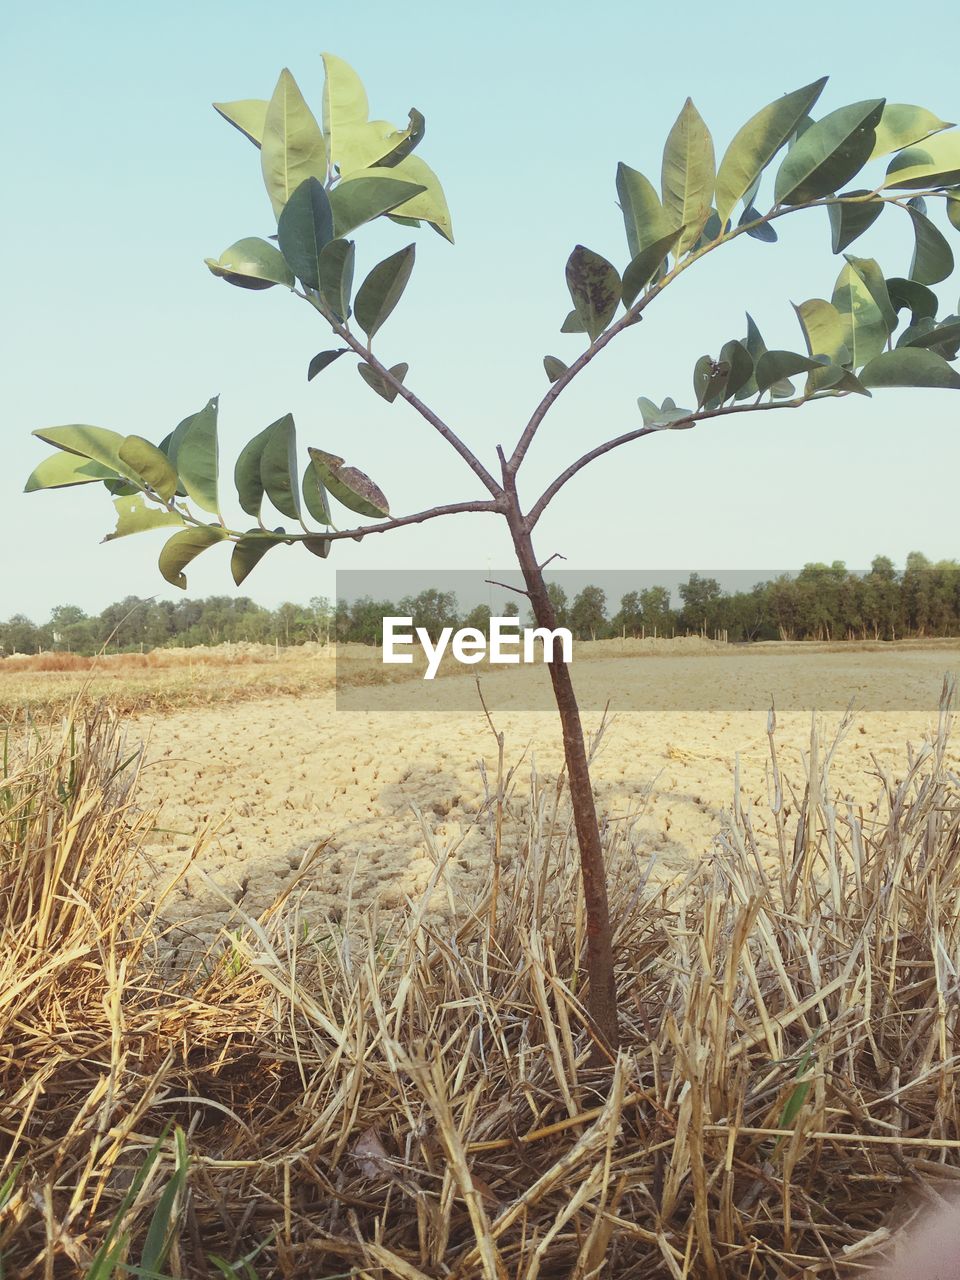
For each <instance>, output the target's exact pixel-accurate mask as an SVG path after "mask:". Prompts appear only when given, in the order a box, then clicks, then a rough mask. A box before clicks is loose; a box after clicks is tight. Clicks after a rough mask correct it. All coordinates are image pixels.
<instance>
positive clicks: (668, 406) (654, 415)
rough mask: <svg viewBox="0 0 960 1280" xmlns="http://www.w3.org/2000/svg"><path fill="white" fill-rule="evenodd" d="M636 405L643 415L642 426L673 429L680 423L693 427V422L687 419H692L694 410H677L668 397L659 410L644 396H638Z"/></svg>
mask: <svg viewBox="0 0 960 1280" xmlns="http://www.w3.org/2000/svg"><path fill="white" fill-rule="evenodd" d="M637 404H638V406H639V408H640V412H641V414H642V415H643V423H644V426H647V427H660V428H667V427H669V428H673V427H674V425H675V424H676V423H678V422H682V423H683V424H684V426H690V427H692V426H693V425H694V423H693V422H690V421H688V419H690V418H692V417H693V414H694V410H693V409H678V408H677V406H676V404H674V402H673V401H672V400H671V399H670V397H669V396H667V398H666V399H665V400H664V402H663V404H662V405H661V407H660V408H659V409H658V408H657V406H656V405H655V404H654V403H653V401H652V400H648V399H647V397H646V396H640V397H639V398H638V399H637Z"/></svg>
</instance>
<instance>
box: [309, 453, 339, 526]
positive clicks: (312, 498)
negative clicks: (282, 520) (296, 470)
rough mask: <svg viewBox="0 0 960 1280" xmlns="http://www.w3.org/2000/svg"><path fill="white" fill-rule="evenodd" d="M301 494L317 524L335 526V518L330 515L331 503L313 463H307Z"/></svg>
mask: <svg viewBox="0 0 960 1280" xmlns="http://www.w3.org/2000/svg"><path fill="white" fill-rule="evenodd" d="M301 492H302V493H303V505H304V506H305V507H306V508H307V511H308V512H309V513H310V515H311V516H313V518H314V520H316V522H317V524H327V525H329V524H333V517H332V516H331V515H330V503H329V502H328V501H327V491H326V489H324V487H323V485H322V484H321V483H320V477H319V475H318V474H317V469H316V467H315V466H314V465H313V463H312V462H309V463H307V469H306V471H304V473H303V483H302V485H301Z"/></svg>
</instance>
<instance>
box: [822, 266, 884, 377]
mask: <svg viewBox="0 0 960 1280" xmlns="http://www.w3.org/2000/svg"><path fill="white" fill-rule="evenodd" d="M833 306H834V307H835V308H836V311H837V313H838V315H839V316H840V320H841V324H842V326H843V327H842V339H843V344H844V346H845V347H846V349H847V351H848V352H849V354H850V359H849V363H850V364H851V365H852V366H853V368H854V369H860V368H862V367H863V365H865V364H869V363H870V361H871V360H872V359H873V358H874V357H875V356H878V355H879V354H880V352H881V351H883V350H884V348H885V347H886V345H887V339H888V338H889V336H890V330H889V329H888V328H887V324H886V321H885V320H884V316H883V312H882V311H881V310H880V307H879V306H878V305H877V300H876V298H874V296H873V294H872V293H871V292H870V290H869V289H868V288H867V285H866V283H865V281H864V279H863V277H862V276H861V275H860V273H859V272H858V271H857V270H856V269H855V268H854V267H853V266H852V265H851V264H850V263H849V262H848V263H847V264H846V265H845V266H844V267H843V270H842V271H841V272H840V275H839V276H838V277H837V283H836V285H835V286H834V290H833Z"/></svg>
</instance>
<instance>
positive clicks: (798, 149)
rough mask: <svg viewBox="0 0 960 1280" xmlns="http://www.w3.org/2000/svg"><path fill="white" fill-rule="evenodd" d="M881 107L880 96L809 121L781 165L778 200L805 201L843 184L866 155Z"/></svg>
mask: <svg viewBox="0 0 960 1280" xmlns="http://www.w3.org/2000/svg"><path fill="white" fill-rule="evenodd" d="M883 108H884V100H883V99H882V98H870V99H868V100H867V101H865V102H855V103H853V104H852V105H851V106H848V107H840V108H839V109H838V110H836V111H831V112H830V114H829V115H826V116H824V117H823V119H822V120H818V121H817V122H816V123H815V124H812V125H811V126H810V128H809V129H807V131H806V132H805V133H804V134H803V135H802V137H801V138H799V139H798V141H797V143H796V145H795V146H793V147H792V148H791V149H790V150H789V151H788V152H787V155H786V157H785V159H784V161H783V164H781V166H780V169H779V172H778V173H777V180H776V184H775V188H774V194H775V197H776V201H777V204H805V203H806V202H807V201H808V200H816V199H819V197H820V196H827V195H831V194H832V193H833V192H834V191H836V190H838V188H840V187H842V186H845V185H846V183H848V182H849V181H850V179H851V178H852V177H854V175H855V174H857V173H859V172H860V170H861V168H862V167H863V166H864V164H865V163H866V162H867V160H868V159H869V156H870V152H871V151H872V150H873V144H874V142H875V140H876V126H877V124H878V123H879V121H880V117H881V115H882V114H883Z"/></svg>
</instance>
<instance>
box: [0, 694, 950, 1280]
mask: <svg viewBox="0 0 960 1280" xmlns="http://www.w3.org/2000/svg"><path fill="white" fill-rule="evenodd" d="M945 693H946V691H945ZM948 718H949V717H948V710H947V703H946V699H945V702H944V706H943V712H942V715H941V721H940V725H939V731H938V732H937V733H936V734H935V735H934V736H933V737H932V738H931V740H930V741H929V742H926V743H924V744H923V745H922V746H921V747H920V748H919V749H917V750H915V751H913V752H912V753H910V754H909V755H908V757H907V760H906V763H905V766H904V768H903V771H902V776H901V777H898V778H893V777H890V776H887V775H885V774H884V773H883V772H882V770H880V768H879V766H878V770H877V773H878V794H877V795H876V796H875V797H874V798H873V799H872V800H871V801H870V802H869V803H863V804H855V803H853V802H850V801H839V800H837V799H836V798H835V797H834V793H833V790H832V788H831V785H830V776H829V770H830V764H831V758H832V751H833V747H834V745H835V744H832V743H828V744H824V743H822V742H821V741H820V740H819V738H818V737H817V736H816V735H814V736H813V738H812V741H811V750H810V754H809V757H808V760H807V764H808V774H807V776H806V778H804V779H802V780H801V785H800V786H799V788H798V789H797V791H796V793H795V794H794V795H793V797H792V801H791V802H790V803H789V805H788V804H787V803H785V802H784V795H785V793H788V792H789V784H788V782H787V780H786V779H785V778H783V776H782V774H781V771H780V769H779V766H778V764H777V758H776V745H775V744H776V726H775V721H774V720H773V719H772V720H771V726H770V741H771V764H770V779H771V797H772V804H773V806H774V809H775V816H776V822H775V831H776V833H777V835H776V840H775V844H774V847H773V848H767V847H765V846H764V845H762V844H761V842H760V841H759V840H758V838H757V837H756V836H755V834H754V828H753V825H752V824H751V821H750V815H749V813H748V812H747V811H746V810H745V809H742V808H741V807H740V804H739V800H737V801H736V802H735V804H734V807H733V810H732V812H731V814H730V816H729V818H728V820H727V821H726V822H725V825H724V827H723V829H722V831H720V832H719V833H718V836H717V838H716V841H715V843H714V845H713V847H712V848H711V849H707V850H703V851H702V854H703V857H702V859H701V860H700V861H699V862H698V863H697V864H696V865H694V866H693V867H692V868H691V871H690V873H689V875H688V877H687V878H686V880H685V882H684V883H682V884H678V885H675V886H673V887H671V888H670V889H664V888H663V887H662V886H661V887H659V888H658V887H654V886H653V885H651V884H648V883H647V882H646V880H645V878H644V862H643V854H642V850H637V849H636V848H635V847H634V843H633V840H632V834H631V828H630V824H629V823H628V822H627V823H624V822H621V823H617V824H613V825H611V828H610V830H609V831H608V832H607V833H606V842H607V853H608V859H609V863H610V868H611V898H612V903H613V909H614V914H615V918H616V920H617V948H618V954H619V956H620V959H621V964H620V983H621V991H622V1016H623V1026H624V1041H625V1043H626V1045H627V1046H628V1047H627V1049H626V1051H624V1052H623V1053H622V1054H621V1055H620V1056H619V1057H618V1059H617V1060H616V1061H615V1062H611V1063H610V1064H609V1068H608V1069H606V1070H604V1071H599V1072H598V1071H596V1070H591V1069H587V1068H586V1067H585V1065H584V1064H585V1062H586V1060H587V1058H588V1056H589V1052H588V1051H589V1048H590V1043H589V1037H588V1035H587V1033H586V1031H585V1029H584V1019H583V1016H582V1010H581V1004H580V999H579V997H580V995H581V994H582V991H581V987H580V982H581V976H580V960H581V957H582V953H583V944H584V938H583V920H582V916H581V913H580V910H579V893H578V882H577V874H578V873H577V870H576V864H577V859H576V856H575V850H574V849H573V848H572V844H571V841H572V835H571V828H570V820H569V815H568V810H567V806H566V802H565V797H564V794H563V787H562V783H561V784H556V783H550V784H547V783H545V782H544V781H542V780H541V779H540V778H539V777H538V776H537V774H536V771H535V769H533V768H531V770H530V773H531V781H530V790H529V793H528V794H525V795H523V796H522V797H521V796H519V795H518V793H517V789H516V788H517V781H516V779H517V774H516V773H514V774H512V775H509V776H508V775H506V774H505V773H504V771H503V767H502V760H501V770H500V775H499V778H498V779H496V780H494V779H489V780H488V802H487V804H486V805H485V806H484V807H483V810H482V812H481V813H480V814H478V816H477V822H478V824H480V825H481V826H482V828H483V829H484V831H485V832H486V833H487V835H488V837H489V840H490V845H491V850H492V851H493V849H494V847H495V846H496V848H497V849H498V850H499V849H501V848H502V843H501V837H502V831H503V827H504V824H511V823H512V824H520V825H521V827H522V833H523V834H522V839H521V840H520V841H519V842H518V843H519V846H520V848H521V850H522V852H521V854H520V855H519V856H518V857H516V858H514V859H512V861H511V859H510V858H509V857H508V856H506V855H504V857H503V859H502V863H501V859H500V858H496V859H494V858H491V871H490V876H489V878H488V880H487V882H486V883H484V884H481V885H480V886H478V887H477V888H476V892H475V894H474V895H473V896H471V897H469V898H464V896H463V892H464V891H463V890H462V889H455V888H454V887H453V881H452V879H451V881H449V882H448V879H447V876H446V870H445V868H446V864H447V860H448V859H449V858H450V856H451V855H452V853H453V852H454V849H453V848H452V847H441V846H439V845H437V844H436V843H434V842H433V840H432V838H431V837H429V832H428V833H427V836H428V843H429V847H430V848H431V849H432V850H433V853H434V856H435V859H436V872H435V875H434V879H433V885H432V892H433V895H434V898H435V899H436V898H438V897H439V898H440V899H445V900H446V901H447V904H448V909H447V916H446V923H445V924H443V925H442V926H438V925H436V924H433V923H431V921H432V920H435V918H436V917H435V916H427V915H426V914H425V912H424V909H423V904H422V903H410V904H408V907H407V909H406V910H404V911H402V912H398V913H393V914H391V915H390V916H389V918H388V917H386V916H382V915H381V916H379V917H378V916H377V914H376V913H372V914H370V913H368V914H367V915H366V916H361V915H360V914H359V912H358V911H356V910H354V911H352V912H347V913H346V915H347V917H348V918H349V920H350V924H349V927H347V928H344V926H343V925H342V924H341V925H334V924H333V923H324V922H322V921H319V922H318V921H316V920H314V921H310V922H308V921H306V920H305V919H304V918H302V916H301V913H300V907H299V902H298V892H299V888H295V889H293V890H292V891H289V892H288V894H287V895H285V896H284V898H283V899H281V900H279V901H278V902H277V903H275V904H274V906H273V907H272V908H271V909H270V911H268V912H267V913H265V915H264V916H263V917H261V918H260V919H259V920H253V919H250V918H246V917H242V916H240V913H239V910H238V909H237V908H234V907H233V904H232V903H231V904H230V906H231V908H232V909H233V910H234V911H235V915H234V916H233V918H232V919H231V921H230V925H231V929H232V932H231V933H230V934H229V935H227V934H225V938H224V940H223V942H221V943H220V944H218V945H217V947H216V948H215V949H214V950H213V951H211V952H210V953H209V954H208V955H206V956H205V957H204V958H203V961H202V963H201V964H200V966H198V967H197V969H196V970H195V971H191V972H186V971H183V970H180V971H177V972H174V971H173V970H172V969H171V967H170V964H169V953H170V949H171V948H170V943H171V938H170V937H169V936H168V929H167V926H165V925H164V921H163V907H164V903H163V900H162V898H161V899H160V900H159V901H157V900H155V897H156V895H154V897H153V898H152V897H151V891H152V889H153V888H154V886H155V884H156V880H155V878H153V877H152V875H151V873H150V871H149V868H145V865H144V863H143V860H142V856H141V853H140V846H141V843H142V841H143V839H144V837H145V836H146V834H147V833H148V831H149V828H150V824H151V817H150V815H149V814H144V813H141V812H140V811H139V810H138V809H137V807H136V789H135V784H136V769H137V760H136V759H135V758H134V759H131V758H130V757H131V754H132V753H131V750H130V749H128V748H127V747H126V746H125V745H124V743H123V740H122V736H121V734H120V732H119V730H118V728H117V725H116V724H115V722H114V721H113V720H112V719H111V718H110V717H109V716H108V715H107V714H106V713H104V712H102V711H101V712H98V713H95V714H93V715H90V716H88V718H87V719H86V720H84V721H83V722H82V723H79V724H77V727H76V729H75V728H74V723H75V722H74V721H73V720H69V721H68V722H67V723H66V724H65V726H64V728H63V730H62V732H60V733H58V734H53V735H51V734H47V735H45V736H44V737H43V738H34V739H18V740H16V741H14V740H12V739H11V740H10V741H8V743H7V761H6V767H5V777H4V781H3V784H2V787H0V839H2V846H0V911H2V924H3V948H2V954H0V966H2V976H0V1045H2V1048H0V1100H2V1104H0V1105H2V1117H0V1142H2V1154H3V1164H2V1167H0V1205H2V1217H0V1256H2V1259H3V1264H4V1268H5V1272H4V1274H6V1275H7V1276H33V1275H36V1276H42V1277H61V1276H73V1275H78V1276H85V1277H101V1278H102V1277H105V1276H110V1275H117V1276H119V1275H145V1274H153V1275H164V1276H215V1275H228V1276H234V1275H235V1276H245V1277H250V1276H260V1277H265V1276H274V1275H276V1276H284V1277H304V1278H306V1277H311V1280H313V1278H316V1277H331V1276H336V1275H344V1276H346V1275H351V1276H357V1277H394V1276H396V1277H401V1278H402V1280H424V1278H425V1277H431V1278H433V1277H437V1278H439V1277H450V1278H451V1280H453V1278H454V1277H456V1280H473V1278H474V1277H477V1278H478V1280H479V1278H481V1277H482V1278H483V1280H501V1278H502V1280H506V1278H507V1277H509V1278H510V1280H538V1278H539V1280H547V1278H548V1277H549V1278H553V1277H564V1278H565V1280H588V1278H589V1277H600V1276H616V1277H618V1280H629V1278H632V1277H636V1278H638V1280H639V1278H640V1277H643V1278H644V1280H648V1278H650V1277H660V1276H663V1277H672V1278H673V1280H677V1278H679V1277H687V1276H689V1277H711V1278H713V1277H795V1276H797V1275H800V1274H804V1275H810V1276H815V1275H827V1276H837V1275H848V1274H851V1275H852V1274H857V1273H860V1274H862V1272H863V1269H865V1267H866V1263H867V1261H868V1260H872V1259H874V1258H876V1257H877V1256H878V1255H877V1250H878V1249H879V1250H880V1251H881V1252H882V1250H883V1247H884V1246H885V1245H886V1244H887V1242H888V1240H889V1232H888V1230H887V1228H886V1226H885V1225H884V1224H885V1223H887V1222H888V1221H889V1219H890V1214H891V1210H892V1208H893V1207H894V1206H896V1205H897V1204H902V1203H903V1202H904V1200H905V1198H910V1199H911V1200H918V1199H919V1198H920V1197H921V1195H922V1188H923V1187H925V1186H927V1185H929V1184H932V1183H934V1182H936V1181H937V1180H941V1179H956V1178H957V1177H958V1176H960V1173H958V1169H957V1165H958V1154H960V1124H958V1114H957V1100H956V1087H955V1086H956V1072H957V1068H958V1062H960V1059H958V1056H957V1007H958V982H957V974H958V965H960V945H958V941H960V940H958V933H960V911H958V907H960V793H958V778H957V776H956V774H955V773H954V772H953V771H952V768H951V763H950V757H949V755H948V751H947V733H948ZM842 728H843V726H841V730H842ZM302 875H303V880H304V881H307V882H308V881H309V880H310V879H311V877H314V876H317V877H322V875H323V854H322V850H321V851H318V856H317V858H316V859H315V860H314V862H313V863H312V865H310V866H307V867H305V868H304V871H303V873H302ZM457 883H458V884H459V883H460V882H459V881H457ZM244 1258H247V1259H249V1261H247V1262H244V1261H243V1259H244Z"/></svg>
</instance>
